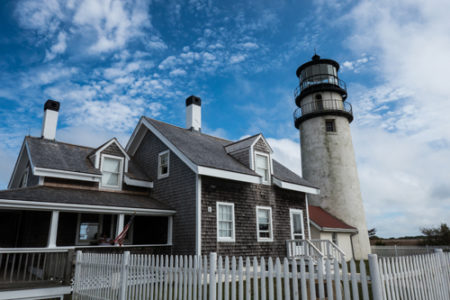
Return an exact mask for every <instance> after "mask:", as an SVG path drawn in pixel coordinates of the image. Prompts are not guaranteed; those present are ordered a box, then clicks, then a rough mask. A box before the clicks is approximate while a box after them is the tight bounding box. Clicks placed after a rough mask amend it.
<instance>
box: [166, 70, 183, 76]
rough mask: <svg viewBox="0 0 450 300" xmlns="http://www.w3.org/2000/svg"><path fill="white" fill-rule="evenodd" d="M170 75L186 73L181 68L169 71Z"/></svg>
mask: <svg viewBox="0 0 450 300" xmlns="http://www.w3.org/2000/svg"><path fill="white" fill-rule="evenodd" d="M169 75H170V76H184V75H186V71H185V70H183V69H175V70H172V71H170V73H169Z"/></svg>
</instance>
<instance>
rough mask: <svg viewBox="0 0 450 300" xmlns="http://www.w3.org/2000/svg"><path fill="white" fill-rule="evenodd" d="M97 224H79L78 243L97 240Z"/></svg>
mask: <svg viewBox="0 0 450 300" xmlns="http://www.w3.org/2000/svg"><path fill="white" fill-rule="evenodd" d="M97 233H98V223H80V241H91V240H94V239H97Z"/></svg>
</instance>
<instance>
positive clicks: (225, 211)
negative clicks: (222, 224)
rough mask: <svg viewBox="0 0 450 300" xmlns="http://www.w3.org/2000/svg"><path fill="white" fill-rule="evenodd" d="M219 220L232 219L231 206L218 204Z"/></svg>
mask: <svg viewBox="0 0 450 300" xmlns="http://www.w3.org/2000/svg"><path fill="white" fill-rule="evenodd" d="M219 217H220V219H219V221H232V220H231V206H225V205H221V206H219Z"/></svg>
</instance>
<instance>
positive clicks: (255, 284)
mask: <svg viewBox="0 0 450 300" xmlns="http://www.w3.org/2000/svg"><path fill="white" fill-rule="evenodd" d="M258 289H259V287H258V260H257V259H256V256H255V257H253V299H255V300H258V298H259V297H258ZM227 300H228V299H227Z"/></svg>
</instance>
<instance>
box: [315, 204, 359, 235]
mask: <svg viewBox="0 0 450 300" xmlns="http://www.w3.org/2000/svg"><path fill="white" fill-rule="evenodd" d="M308 208H309V219H310V220H311V221H312V222H314V223H315V224H316V225H318V226H319V227H321V228H329V229H346V230H355V231H356V230H357V229H356V228H355V227H352V226H350V225H348V224H346V223H344V222H343V221H341V220H339V219H338V218H336V217H335V216H333V215H332V214H330V213H329V212H327V211H326V210H324V209H323V208H321V207H319V206H312V205H309V206H308Z"/></svg>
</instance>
